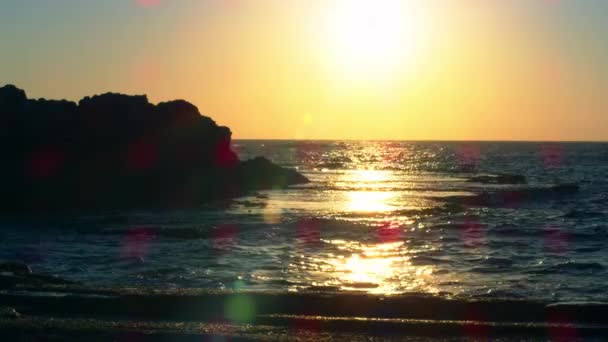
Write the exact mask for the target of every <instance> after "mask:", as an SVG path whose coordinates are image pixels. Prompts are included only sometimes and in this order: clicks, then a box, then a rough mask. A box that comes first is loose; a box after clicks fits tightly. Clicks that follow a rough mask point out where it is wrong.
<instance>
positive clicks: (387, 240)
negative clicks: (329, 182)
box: [290, 170, 438, 295]
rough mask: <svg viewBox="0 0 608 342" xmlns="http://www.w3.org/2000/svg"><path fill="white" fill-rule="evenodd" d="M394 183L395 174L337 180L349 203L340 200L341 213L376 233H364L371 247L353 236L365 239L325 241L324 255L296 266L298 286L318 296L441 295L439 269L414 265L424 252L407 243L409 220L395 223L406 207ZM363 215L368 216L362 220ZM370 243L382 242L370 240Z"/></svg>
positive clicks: (307, 255) (359, 173) (358, 173)
mask: <svg viewBox="0 0 608 342" xmlns="http://www.w3.org/2000/svg"><path fill="white" fill-rule="evenodd" d="M394 177H395V174H394V173H393V172H392V171H384V170H355V171H350V172H345V173H344V174H343V175H342V176H341V177H340V179H338V180H336V182H335V183H334V184H335V185H336V186H337V187H338V188H341V189H344V191H343V192H342V194H343V195H340V196H343V197H341V198H337V199H338V200H340V199H341V200H342V201H343V202H341V203H339V204H338V208H342V210H344V211H345V212H346V213H348V215H352V214H355V216H354V217H353V216H347V217H348V218H347V219H348V220H354V221H358V222H359V223H361V225H362V227H366V228H364V229H371V231H365V232H363V231H362V232H361V233H360V234H361V235H360V236H361V237H362V238H365V239H366V241H364V240H360V239H358V238H357V237H356V236H353V235H351V233H352V234H355V235H358V234H359V233H357V232H349V233H348V238H344V239H331V240H327V239H321V247H320V249H317V250H316V251H314V252H312V251H309V250H304V251H303V253H302V254H301V255H299V256H298V258H297V259H296V262H294V263H292V264H291V265H290V267H291V268H292V271H293V273H292V274H293V275H294V277H295V278H297V279H299V281H296V282H297V283H301V281H303V282H304V283H306V284H308V285H309V286H310V288H312V289H317V290H324V289H328V290H329V289H331V290H333V289H338V290H343V291H363V292H367V293H373V294H382V295H390V294H398V293H403V292H408V291H416V292H424V293H435V292H437V291H438V290H437V288H435V287H434V285H436V283H437V280H436V279H434V278H435V274H434V272H435V266H433V265H423V266H421V265H414V264H413V263H412V257H415V256H416V255H417V253H418V252H419V251H418V250H412V249H411V248H410V247H409V243H408V239H406V238H405V236H407V235H406V230H407V231H409V229H410V228H406V227H405V226H403V224H404V222H406V220H402V218H401V217H394V216H395V213H394V211H395V210H398V209H400V208H402V207H403V206H402V205H400V204H399V203H400V199H399V198H397V196H398V192H396V191H393V190H391V189H390V187H392V186H393V185H391V184H392V179H393V178H394ZM357 213H361V214H363V215H362V216H360V217H359V216H357ZM369 214H371V215H372V216H370V215H369ZM370 217H371V218H370ZM323 229H324V228H323V227H320V230H321V231H323ZM328 229H331V228H328ZM370 237H371V238H372V239H376V240H375V241H370V240H367V239H369V238H370ZM319 238H320V236H319ZM311 252H312V253H311ZM304 288H307V286H304Z"/></svg>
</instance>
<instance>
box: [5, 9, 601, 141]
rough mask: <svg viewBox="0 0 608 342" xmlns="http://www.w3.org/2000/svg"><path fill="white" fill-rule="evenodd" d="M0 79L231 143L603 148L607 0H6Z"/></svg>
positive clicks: (35, 94)
mask: <svg viewBox="0 0 608 342" xmlns="http://www.w3.org/2000/svg"><path fill="white" fill-rule="evenodd" d="M0 47H1V53H0V84H4V83H10V84H15V85H17V86H18V87H20V88H23V89H25V90H26V91H27V93H28V96H29V97H30V98H38V97H45V98H66V99H70V100H78V99H80V98H82V97H83V96H87V95H92V94H99V93H105V92H108V91H112V92H122V93H127V94H147V95H148V98H149V99H150V101H152V102H155V103H156V102H160V101H167V100H172V99H185V100H188V101H190V102H192V103H194V104H195V105H196V106H197V107H198V108H199V110H200V111H201V113H203V114H204V115H207V116H210V117H212V118H213V119H214V120H215V121H216V122H217V123H218V124H220V125H226V126H228V127H230V128H231V129H232V132H233V137H234V138H236V139H395V140H584V141H591V140H601V141H605V140H608V92H607V90H608V1H605V0H508V1H506V0H403V1H398V0H375V1H374V0H52V1H50V0H49V1H46V0H45V1H40V0H1V1H0Z"/></svg>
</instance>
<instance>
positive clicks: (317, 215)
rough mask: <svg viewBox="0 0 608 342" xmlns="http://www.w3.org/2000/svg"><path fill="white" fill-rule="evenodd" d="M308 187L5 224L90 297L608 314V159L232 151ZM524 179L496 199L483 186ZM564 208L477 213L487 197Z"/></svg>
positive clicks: (313, 145) (15, 247)
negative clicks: (486, 305)
mask: <svg viewBox="0 0 608 342" xmlns="http://www.w3.org/2000/svg"><path fill="white" fill-rule="evenodd" d="M233 145H234V149H235V150H236V151H237V152H238V153H239V155H240V156H241V158H251V157H253V156H257V155H262V156H266V157H267V158H269V159H271V160H272V161H274V162H276V163H278V164H280V165H283V166H287V167H293V168H297V169H298V170H299V171H300V172H302V173H303V174H304V175H306V176H307V177H309V178H310V180H311V183H310V184H306V185H301V186H296V187H292V188H290V189H277V190H271V191H263V192H259V193H257V194H255V195H252V196H249V197H243V198H239V199H236V200H234V201H231V202H229V203H226V204H224V205H222V206H221V207H213V208H209V207H202V208H200V209H188V210H167V211H127V212H103V213H95V214H87V215H81V216H78V217H50V218H49V217H46V218H27V217H26V218H22V219H15V218H10V219H8V218H5V219H3V220H2V224H1V225H2V226H1V228H0V238H1V240H0V259H2V260H9V261H23V262H26V263H28V264H30V265H31V266H32V269H33V270H34V272H41V273H48V274H55V275H58V276H61V277H64V278H67V279H71V280H77V281H82V282H84V283H85V284H87V285H91V286H98V285H103V286H106V285H112V286H114V285H118V286H140V285H145V286H158V287H162V288H167V287H196V288H212V289H226V288H239V289H248V290H258V291H307V290H323V291H363V292H369V293H378V294H397V293H409V292H419V293H430V294H439V295H449V296H454V297H469V296H474V297H501V298H503V297H508V298H526V299H547V300H606V299H607V298H608V284H606V282H605V279H606V276H607V275H608V274H607V269H606V268H607V267H608V253H607V252H608V248H607V247H606V243H607V241H608V223H607V218H608V182H607V181H606V175H608V144H602V143H499V142H452V143H450V142H359V141H243V140H241V141H238V140H237V141H235V142H234V143H233ZM503 173H508V174H517V175H524V176H525V177H526V179H527V184H484V183H482V182H476V181H471V178H473V177H476V176H480V175H496V174H503ZM563 183H577V184H578V185H579V186H580V191H579V192H578V193H576V194H568V195H565V196H559V197H543V198H538V199H533V200H530V199H528V200H518V198H513V200H510V201H507V202H506V203H501V205H493V204H489V205H487V206H467V205H462V204H461V203H458V201H454V200H447V199H453V198H459V197H461V196H469V195H474V194H476V193H480V192H487V191H490V192H492V191H506V190H513V189H518V190H524V191H525V190H526V189H531V188H545V187H549V186H551V185H554V184H563Z"/></svg>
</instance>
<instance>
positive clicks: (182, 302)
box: [0, 285, 608, 341]
mask: <svg viewBox="0 0 608 342" xmlns="http://www.w3.org/2000/svg"><path fill="white" fill-rule="evenodd" d="M0 306H1V307H3V308H4V309H3V310H0V312H2V314H0V333H2V335H3V336H9V337H11V338H13V339H26V340H45V341H48V340H57V341H59V340H61V341H63V340H83V339H86V340H116V341H131V340H154V341H157V340H161V341H162V340H172V341H174V340H178V341H181V340H183V341H190V340H196V341H200V340H201V338H202V339H203V340H206V339H205V338H210V339H211V338H216V337H225V338H228V339H229V340H231V341H249V340H313V341H320V340H328V341H334V340H348V341H363V340H365V341H370V340H371V341H374V340H412V341H413V340H432V341H436V340H450V341H451V340H470V339H479V340H486V339H493V340H494V339H501V340H520V339H522V338H525V339H531V340H546V339H560V338H563V339H565V340H571V339H573V338H574V339H576V338H599V337H601V336H605V335H607V334H608V315H606V313H607V312H608V305H607V304H602V303H562V304H556V303H546V302H541V301H538V302H532V301H518V300H497V299H492V300H473V299H471V300H461V299H460V300H454V299H450V298H444V297H437V296H429V295H419V294H409V295H407V294H406V295H399V296H375V295H368V294H362V293H340V294H336V293H324V292H310V293H255V292H235V291H203V290H184V289H181V290H161V289H152V288H147V289H141V288H137V289H134V288H131V289H129V288H121V289H117V288H105V289H91V288H85V287H80V286H76V285H54V286H43V287H40V286H34V287H31V286H30V287H27V286H23V287H14V288H11V289H5V290H3V291H1V292H0ZM9 308H11V309H14V311H13V310H11V309H9ZM220 340H221V339H220Z"/></svg>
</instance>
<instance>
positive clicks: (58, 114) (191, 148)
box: [0, 85, 308, 212]
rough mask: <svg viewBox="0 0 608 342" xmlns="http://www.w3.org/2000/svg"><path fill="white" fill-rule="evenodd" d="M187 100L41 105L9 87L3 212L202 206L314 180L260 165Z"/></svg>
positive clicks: (1, 134) (4, 107) (3, 131)
mask: <svg viewBox="0 0 608 342" xmlns="http://www.w3.org/2000/svg"><path fill="white" fill-rule="evenodd" d="M230 142H231V132H230V129H228V128H227V127H222V126H218V125H217V124H216V123H215V122H214V121H213V120H212V119H210V118H209V117H206V116H203V115H201V114H200V113H199V111H198V109H197V108H196V107H195V106H194V105H192V104H191V103H188V102H186V101H183V100H177V101H170V102H163V103H159V104H158V105H154V104H151V103H150V102H149V101H148V99H147V97H146V96H130V95H123V94H114V93H107V94H103V95H96V96H92V97H85V98H83V99H82V100H80V101H79V102H78V103H75V102H70V101H66V100H59V101H57V100H46V99H39V100H32V99H28V98H27V96H26V94H25V92H24V91H23V90H21V89H18V88H16V87H14V86H11V85H8V86H5V87H2V88H0V158H1V162H2V168H0V189H2V190H0V191H1V192H2V196H1V197H0V210H2V211H4V212H16V211H39V210H64V209H101V208H103V209H106V208H142V207H145V208H152V207H186V206H196V205H198V204H200V203H203V202H208V201H210V200H214V199H221V198H230V197H234V196H239V195H243V194H247V193H249V192H252V191H255V190H261V189H269V188H282V187H286V186H288V185H292V184H298V183H305V182H307V181H308V180H307V179H306V178H305V177H304V176H302V175H300V174H299V173H297V172H296V171H294V170H289V169H284V168H282V167H279V166H277V165H274V164H272V163H271V162H270V161H268V160H266V159H263V158H257V159H254V160H251V161H244V162H242V161H240V160H239V159H238V157H237V156H236V154H235V153H234V152H233V151H232V149H231V147H230Z"/></svg>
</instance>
